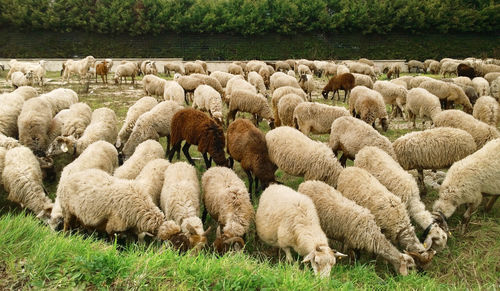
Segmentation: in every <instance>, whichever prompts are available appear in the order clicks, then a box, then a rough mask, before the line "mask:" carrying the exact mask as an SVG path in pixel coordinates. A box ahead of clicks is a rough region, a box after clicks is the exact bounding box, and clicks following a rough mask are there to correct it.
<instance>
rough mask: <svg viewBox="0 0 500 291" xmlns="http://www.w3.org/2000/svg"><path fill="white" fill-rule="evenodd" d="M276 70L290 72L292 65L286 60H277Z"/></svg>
mask: <svg viewBox="0 0 500 291" xmlns="http://www.w3.org/2000/svg"><path fill="white" fill-rule="evenodd" d="M275 66H276V71H279V72H284V73H285V72H288V71H289V70H291V68H292V67H290V65H289V64H288V63H287V62H285V61H277V62H276V64H275Z"/></svg>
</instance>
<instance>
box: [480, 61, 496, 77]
mask: <svg viewBox="0 0 500 291" xmlns="http://www.w3.org/2000/svg"><path fill="white" fill-rule="evenodd" d="M478 73H479V74H480V75H481V76H484V75H486V74H488V73H500V66H499V65H494V64H483V65H482V66H480V68H479V72H478Z"/></svg>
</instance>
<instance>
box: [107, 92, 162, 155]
mask: <svg viewBox="0 0 500 291" xmlns="http://www.w3.org/2000/svg"><path fill="white" fill-rule="evenodd" d="M157 104H158V101H156V99H155V98H153V97H142V98H141V99H139V100H137V101H136V102H135V103H134V105H132V106H131V107H130V108H129V109H128V111H127V115H126V116H125V121H124V122H123V126H122V128H121V129H120V132H119V133H118V138H117V139H116V148H118V149H120V148H121V147H122V145H124V144H125V143H126V142H127V140H128V138H129V137H130V134H131V133H132V130H133V129H134V126H135V123H136V122H137V119H139V117H140V116H141V115H142V114H144V113H146V112H148V111H149V110H151V109H153V107H155V106H156V105H157Z"/></svg>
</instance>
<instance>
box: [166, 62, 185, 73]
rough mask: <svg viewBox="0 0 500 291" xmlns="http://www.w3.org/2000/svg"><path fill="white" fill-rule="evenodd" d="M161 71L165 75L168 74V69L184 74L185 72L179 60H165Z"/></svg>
mask: <svg viewBox="0 0 500 291" xmlns="http://www.w3.org/2000/svg"><path fill="white" fill-rule="evenodd" d="M163 71H164V72H165V74H167V76H170V71H173V72H174V73H178V74H181V75H184V74H185V73H186V72H185V70H184V65H183V64H182V63H180V62H166V63H165V65H164V66H163Z"/></svg>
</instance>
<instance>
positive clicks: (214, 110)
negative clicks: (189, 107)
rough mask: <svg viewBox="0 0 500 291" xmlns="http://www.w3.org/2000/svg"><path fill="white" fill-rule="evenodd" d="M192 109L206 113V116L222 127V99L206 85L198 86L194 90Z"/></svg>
mask: <svg viewBox="0 0 500 291" xmlns="http://www.w3.org/2000/svg"><path fill="white" fill-rule="evenodd" d="M193 108H194V109H200V110H202V111H208V114H210V116H211V117H212V118H213V119H214V120H215V121H217V123H219V125H221V126H222V125H223V124H224V123H223V122H224V119H223V115H222V98H221V95H220V94H219V92H217V91H216V90H215V89H213V88H212V87H210V86H208V85H200V86H198V88H196V90H194V98H193Z"/></svg>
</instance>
